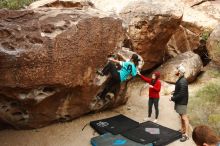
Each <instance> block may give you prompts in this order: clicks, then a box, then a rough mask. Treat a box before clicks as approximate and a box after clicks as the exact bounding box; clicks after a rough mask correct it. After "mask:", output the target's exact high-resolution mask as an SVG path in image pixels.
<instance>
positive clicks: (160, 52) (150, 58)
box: [120, 2, 182, 69]
mask: <svg viewBox="0 0 220 146" xmlns="http://www.w3.org/2000/svg"><path fill="white" fill-rule="evenodd" d="M120 16H121V17H122V19H123V20H124V21H125V24H126V26H127V28H128V29H127V30H128V35H129V37H130V40H131V41H132V44H133V48H134V51H135V52H138V54H140V55H141V56H142V57H143V59H144V61H145V65H144V67H143V68H144V69H150V68H152V67H154V66H156V65H158V64H160V63H161V62H162V61H163V57H164V54H165V48H166V44H167V42H168V41H169V39H170V38H171V36H172V34H173V33H174V32H175V31H176V29H177V28H178V27H179V24H180V22H181V19H182V12H181V9H180V8H179V7H176V6H175V5H174V6H173V5H169V4H168V5H166V3H146V2H134V3H130V4H129V5H128V6H127V7H125V9H124V10H123V11H122V12H121V13H120Z"/></svg>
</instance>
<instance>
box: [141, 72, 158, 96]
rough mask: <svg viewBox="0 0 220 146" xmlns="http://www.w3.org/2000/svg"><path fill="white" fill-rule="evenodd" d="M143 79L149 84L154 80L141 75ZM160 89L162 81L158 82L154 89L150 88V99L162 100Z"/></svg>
mask: <svg viewBox="0 0 220 146" xmlns="http://www.w3.org/2000/svg"><path fill="white" fill-rule="evenodd" d="M141 78H142V79H143V80H145V81H146V82H147V83H149V84H151V81H152V79H151V78H148V77H145V76H143V75H141ZM160 88H161V83H160V80H157V81H156V83H155V84H154V85H153V88H149V97H150V98H160Z"/></svg>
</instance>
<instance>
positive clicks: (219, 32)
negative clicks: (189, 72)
mask: <svg viewBox="0 0 220 146" xmlns="http://www.w3.org/2000/svg"><path fill="white" fill-rule="evenodd" d="M207 49H208V53H209V56H210V59H211V60H212V61H213V62H214V63H215V64H216V65H219V66H220V25H218V26H217V27H216V28H215V29H214V30H213V32H212V33H211V35H210V37H209V39H208V41H207Z"/></svg>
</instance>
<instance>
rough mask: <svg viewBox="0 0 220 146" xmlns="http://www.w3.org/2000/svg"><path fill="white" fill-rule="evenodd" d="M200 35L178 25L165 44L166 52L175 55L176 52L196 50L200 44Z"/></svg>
mask: <svg viewBox="0 0 220 146" xmlns="http://www.w3.org/2000/svg"><path fill="white" fill-rule="evenodd" d="M199 42H200V36H199V35H198V34H196V33H194V32H192V31H190V30H188V29H187V28H185V27H183V26H180V27H179V29H177V31H176V32H175V33H174V34H173V35H172V37H171V39H170V40H169V42H168V44H167V50H166V51H167V54H168V55H169V56H170V57H175V56H177V55H178V54H181V53H184V52H187V51H193V50H196V49H197V48H198V47H199V45H200V43H199Z"/></svg>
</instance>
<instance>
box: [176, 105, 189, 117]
mask: <svg viewBox="0 0 220 146" xmlns="http://www.w3.org/2000/svg"><path fill="white" fill-rule="evenodd" d="M174 109H175V110H176V112H177V113H178V114H180V115H186V114H187V105H179V104H175V107H174Z"/></svg>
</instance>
